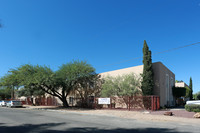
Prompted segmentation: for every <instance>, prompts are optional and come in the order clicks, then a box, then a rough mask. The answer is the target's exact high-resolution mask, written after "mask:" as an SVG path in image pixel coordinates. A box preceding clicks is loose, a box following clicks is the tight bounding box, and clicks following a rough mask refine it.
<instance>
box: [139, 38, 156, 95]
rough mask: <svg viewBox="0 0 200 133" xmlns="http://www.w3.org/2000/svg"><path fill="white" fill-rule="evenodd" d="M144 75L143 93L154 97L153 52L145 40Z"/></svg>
mask: <svg viewBox="0 0 200 133" xmlns="http://www.w3.org/2000/svg"><path fill="white" fill-rule="evenodd" d="M143 64H144V68H143V74H142V86H141V88H142V92H143V95H152V94H153V86H154V82H153V68H152V59H151V51H150V50H149V47H148V45H147V43H146V41H145V40H144V46H143Z"/></svg>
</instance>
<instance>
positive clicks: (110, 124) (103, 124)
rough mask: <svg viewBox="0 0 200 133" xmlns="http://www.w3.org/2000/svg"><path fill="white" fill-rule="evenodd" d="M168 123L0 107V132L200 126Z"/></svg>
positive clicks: (165, 130)
mask: <svg viewBox="0 0 200 133" xmlns="http://www.w3.org/2000/svg"><path fill="white" fill-rule="evenodd" d="M198 125H199V123H197V124H196V125H186V124H181V123H172V122H148V121H139V120H134V119H124V118H118V117H110V116H106V115H89V114H83V113H82V114H81V113H72V112H57V111H45V110H31V109H25V108H0V133H47V132H50V133H65V132H67V133H74V132H75V133H76V132H77V133H86V132H95V133H100V132H103V133H105V132H107V133H110V132H112V133H115V132H117V133H119V132H122V133H123V132H124V133H127V132H128V133H129V132H130V133H133V132H134V133H137V132H139V133H146V132H150V133H159V132H162V133H179V132H180V133H181V132H185V133H189V132H199V131H200V127H199V126H198Z"/></svg>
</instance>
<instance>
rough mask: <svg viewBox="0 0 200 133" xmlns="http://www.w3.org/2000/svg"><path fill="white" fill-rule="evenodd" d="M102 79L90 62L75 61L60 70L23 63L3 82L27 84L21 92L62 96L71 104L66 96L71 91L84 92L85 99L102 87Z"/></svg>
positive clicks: (24, 93) (63, 99)
mask: <svg viewBox="0 0 200 133" xmlns="http://www.w3.org/2000/svg"><path fill="white" fill-rule="evenodd" d="M99 80H100V77H99V75H98V74H96V73H95V69H94V68H93V67H92V66H91V65H90V64H87V62H83V61H73V62H70V63H67V64H63V65H62V66H61V67H60V68H59V70H58V71H56V72H53V71H52V70H51V69H50V68H49V67H46V66H39V65H36V66H34V65H30V64H26V65H22V66H20V67H19V68H17V69H15V70H12V71H11V73H10V74H8V75H6V76H5V77H3V78H2V79H1V81H0V83H1V84H2V85H7V86H23V87H24V88H23V89H20V90H19V95H24V96H30V95H31V96H32V95H43V94H44V93H47V94H49V95H52V96H55V97H58V98H59V99H60V100H61V101H62V102H63V106H65V107H67V106H68V102H67V100H66V97H67V96H68V95H69V94H70V92H72V91H74V90H77V91H80V92H79V94H80V95H81V97H82V98H83V99H84V97H86V94H91V93H93V92H94V90H96V89H97V88H100V87H99V85H97V83H99V82H97V81H99ZM81 93H82V94H81ZM83 95H84V96H83Z"/></svg>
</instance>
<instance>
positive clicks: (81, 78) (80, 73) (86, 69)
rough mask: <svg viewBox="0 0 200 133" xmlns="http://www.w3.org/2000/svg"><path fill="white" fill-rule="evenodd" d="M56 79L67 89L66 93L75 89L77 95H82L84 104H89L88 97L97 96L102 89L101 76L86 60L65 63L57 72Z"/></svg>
mask: <svg viewBox="0 0 200 133" xmlns="http://www.w3.org/2000/svg"><path fill="white" fill-rule="evenodd" d="M56 79H57V82H60V83H59V84H60V85H62V86H61V87H62V88H64V89H65V90H66V95H68V94H70V92H74V91H75V93H76V95H78V96H79V97H81V99H82V106H88V105H87V103H88V102H87V101H88V97H89V96H91V95H96V96H97V94H98V93H99V91H100V85H101V80H100V76H99V75H98V74H96V72H95V69H94V68H93V67H92V66H91V65H90V64H88V63H87V62H84V61H81V62H79V61H74V62H70V63H68V64H63V65H62V66H61V67H60V69H59V70H58V71H57V72H56Z"/></svg>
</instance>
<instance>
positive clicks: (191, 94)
mask: <svg viewBox="0 0 200 133" xmlns="http://www.w3.org/2000/svg"><path fill="white" fill-rule="evenodd" d="M189 87H190V100H192V99H193V89H192V77H190V84H189Z"/></svg>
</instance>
